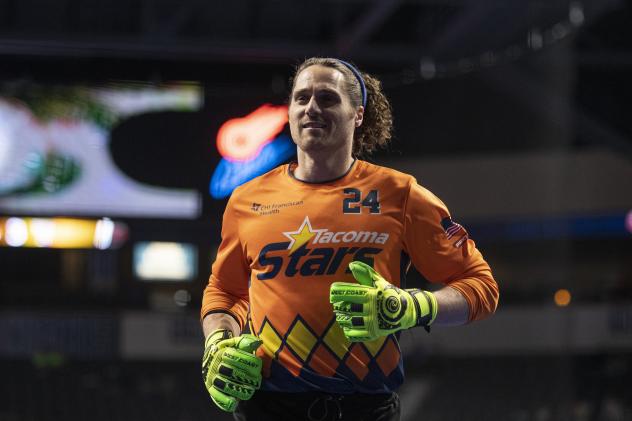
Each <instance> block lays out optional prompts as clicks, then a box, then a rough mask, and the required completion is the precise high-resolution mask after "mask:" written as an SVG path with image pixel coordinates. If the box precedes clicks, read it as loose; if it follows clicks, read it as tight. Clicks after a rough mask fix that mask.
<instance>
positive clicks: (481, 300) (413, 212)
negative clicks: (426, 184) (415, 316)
mask: <svg viewBox="0 0 632 421" xmlns="http://www.w3.org/2000/svg"><path fill="white" fill-rule="evenodd" d="M404 247H405V251H406V252H407V253H408V255H409V256H410V258H411V260H412V263H413V264H414V265H415V268H417V270H418V271H419V272H420V273H421V274H422V275H423V276H424V277H425V278H426V279H427V280H429V281H430V282H436V283H442V284H445V285H447V286H449V287H451V288H454V289H456V290H457V291H459V292H460V293H461V294H462V295H463V296H464V297H465V299H466V301H467V303H468V306H469V320H470V321H473V320H479V319H483V318H485V317H486V316H488V315H490V314H493V313H494V311H495V310H496V306H497V305H498V296H499V293H498V284H497V283H496V281H495V280H494V278H493V276H492V272H491V269H490V267H489V265H488V264H487V262H486V261H485V260H484V259H483V256H482V255H481V253H480V252H479V250H478V249H477V248H476V245H475V243H474V241H473V240H472V239H470V238H469V235H468V233H467V231H466V230H465V228H463V227H462V226H461V225H459V224H458V223H455V222H453V221H452V219H451V217H450V213H449V211H448V209H447V207H446V206H445V204H444V203H443V202H442V201H441V200H440V199H439V198H438V197H436V196H435V195H434V194H432V193H431V192H430V191H429V190H427V189H425V188H423V187H422V186H420V185H419V184H417V183H416V182H414V181H413V182H412V183H411V186H410V192H409V195H408V199H407V201H406V206H405V214H404Z"/></svg>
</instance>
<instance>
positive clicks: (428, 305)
mask: <svg viewBox="0 0 632 421" xmlns="http://www.w3.org/2000/svg"><path fill="white" fill-rule="evenodd" d="M406 291H407V292H408V293H409V294H410V296H411V297H412V301H413V305H414V306H415V313H416V316H417V320H416V321H415V326H423V327H425V328H426V330H428V331H429V326H430V325H431V324H432V322H434V321H435V318H436V317H437V309H438V306H437V298H436V297H435V296H434V294H433V293H432V292H430V291H423V290H421V289H407V290H406Z"/></svg>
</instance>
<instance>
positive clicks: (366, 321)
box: [329, 261, 437, 342]
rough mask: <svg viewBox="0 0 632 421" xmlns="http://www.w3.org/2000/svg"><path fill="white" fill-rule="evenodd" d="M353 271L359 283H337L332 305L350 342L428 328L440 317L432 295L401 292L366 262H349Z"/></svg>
mask: <svg viewBox="0 0 632 421" xmlns="http://www.w3.org/2000/svg"><path fill="white" fill-rule="evenodd" d="M349 269H351V272H352V273H353V277H354V278H355V279H356V280H357V281H358V282H359V284H353V283H349V282H334V283H333V284H331V289H330V291H329V302H330V303H332V304H333V307H334V313H335V314H336V321H337V322H338V324H339V325H340V327H342V330H343V331H344V334H345V336H346V337H347V339H349V340H350V341H352V342H364V341H371V340H374V339H377V338H379V337H381V336H386V335H388V334H390V333H394V332H397V331H398V330H402V329H408V328H411V327H413V326H424V327H426V328H427V327H428V326H430V324H431V323H432V322H433V321H434V319H435V317H436V316H437V299H436V298H435V296H434V294H432V293H431V292H428V291H422V290H419V289H407V290H403V289H399V288H397V287H396V286H394V285H392V284H391V283H389V282H387V281H386V280H385V279H384V278H383V277H382V276H381V275H380V274H379V273H377V272H376V271H375V270H374V269H373V268H372V267H371V266H369V265H367V264H365V263H362V262H357V261H355V262H351V263H349Z"/></svg>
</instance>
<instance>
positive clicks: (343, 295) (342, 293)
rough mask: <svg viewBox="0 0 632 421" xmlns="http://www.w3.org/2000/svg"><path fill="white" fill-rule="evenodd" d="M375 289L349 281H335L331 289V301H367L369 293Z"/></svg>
mask: <svg viewBox="0 0 632 421" xmlns="http://www.w3.org/2000/svg"><path fill="white" fill-rule="evenodd" d="M371 290H373V288H371V287H367V286H363V285H358V284H350V283H348V282H334V283H333V284H331V287H330V289H329V302H330V303H337V302H340V301H348V302H350V303H360V304H361V303H366V302H367V301H368V300H369V294H370V292H371Z"/></svg>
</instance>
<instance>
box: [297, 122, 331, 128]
mask: <svg viewBox="0 0 632 421" xmlns="http://www.w3.org/2000/svg"><path fill="white" fill-rule="evenodd" d="M325 127H326V124H325V123H320V122H317V121H308V122H307V123H304V124H303V128H304V129H324V128H325Z"/></svg>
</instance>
